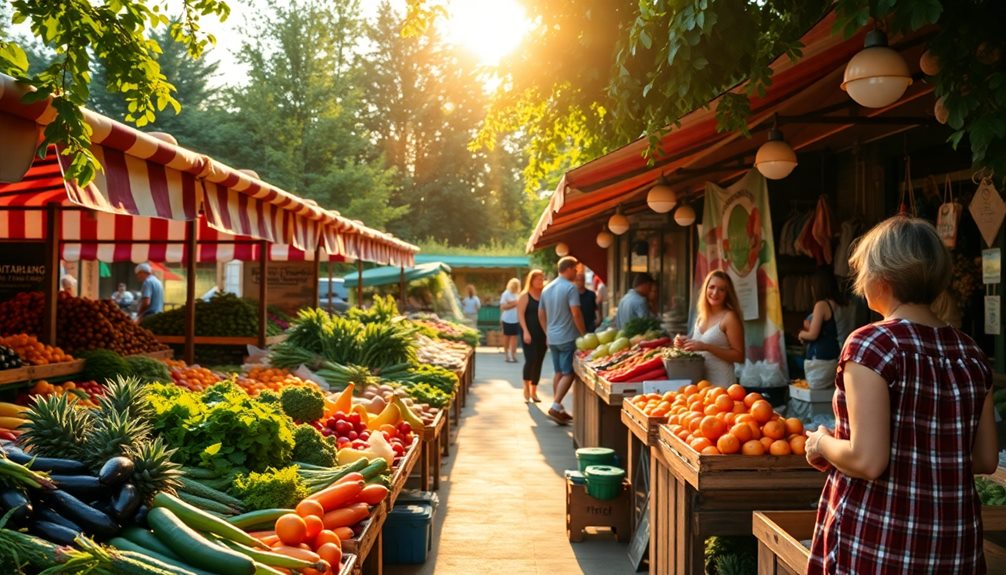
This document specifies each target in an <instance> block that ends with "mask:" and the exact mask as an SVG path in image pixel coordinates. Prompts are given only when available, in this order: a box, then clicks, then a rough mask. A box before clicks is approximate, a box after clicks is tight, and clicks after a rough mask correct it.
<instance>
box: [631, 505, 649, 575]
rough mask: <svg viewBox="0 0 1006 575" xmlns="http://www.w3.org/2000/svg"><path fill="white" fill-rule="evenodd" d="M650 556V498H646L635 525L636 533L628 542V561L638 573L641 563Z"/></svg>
mask: <svg viewBox="0 0 1006 575" xmlns="http://www.w3.org/2000/svg"><path fill="white" fill-rule="evenodd" d="M649 554H650V497H649V496H648V495H647V497H646V506H645V507H643V513H642V515H640V516H639V523H637V524H636V531H635V533H633V534H632V541H629V561H630V562H631V563H632V568H633V569H635V570H636V571H640V570H641V569H642V566H643V561H644V560H645V559H646V558H647V556H648V555H649Z"/></svg>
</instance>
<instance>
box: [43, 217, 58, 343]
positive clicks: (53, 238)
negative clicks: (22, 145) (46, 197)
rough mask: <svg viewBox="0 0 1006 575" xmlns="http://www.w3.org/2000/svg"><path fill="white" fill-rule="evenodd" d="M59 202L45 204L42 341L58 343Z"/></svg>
mask: <svg viewBox="0 0 1006 575" xmlns="http://www.w3.org/2000/svg"><path fill="white" fill-rule="evenodd" d="M59 217H60V215H59V204H47V205H46V206H45V289H44V295H45V308H44V311H43V314H42V342H43V343H46V344H49V345H56V308H57V305H58V301H59V300H58V298H59V281H60V277H59V234H60V225H59V224H60V221H59Z"/></svg>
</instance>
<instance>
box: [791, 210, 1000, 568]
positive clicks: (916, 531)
mask: <svg viewBox="0 0 1006 575" xmlns="http://www.w3.org/2000/svg"><path fill="white" fill-rule="evenodd" d="M849 265H850V266H851V268H852V269H853V271H854V273H855V283H854V288H855V290H856V292H857V293H858V294H860V295H863V296H865V297H866V301H867V305H869V307H870V309H872V310H873V311H875V312H877V313H878V314H880V315H881V316H883V318H884V319H883V320H882V321H879V322H877V323H874V324H870V325H866V326H864V327H862V328H860V329H858V330H856V331H855V332H853V334H852V335H851V336H850V337H849V340H848V341H847V342H846V344H845V347H844V348H843V350H842V353H841V355H840V356H839V362H838V374H837V376H836V377H835V387H836V390H835V397H834V400H833V401H832V406H833V408H834V410H835V429H834V431H831V430H829V429H827V428H825V427H824V426H820V427H818V429H817V431H814V432H811V433H809V434H808V436H807V442H806V446H805V449H806V457H807V461H808V462H809V463H810V464H811V465H813V466H814V467H816V468H818V469H820V470H822V471H827V472H828V479H827V481H825V484H824V490H823V491H822V493H821V500H820V503H819V505H818V510H817V523H816V526H815V529H814V538H813V542H812V544H811V552H810V560H809V561H808V564H807V573H808V574H810V575H819V574H824V573H857V574H866V573H968V574H975V575H983V574H984V573H986V572H987V566H986V563H985V557H984V555H983V552H982V541H983V534H982V522H981V516H982V510H981V509H982V507H981V500H980V499H979V498H978V493H977V492H976V489H975V478H974V476H975V475H978V474H988V473H993V472H994V471H995V470H996V466H997V464H998V454H997V445H996V443H997V442H996V424H995V416H994V415H993V401H992V369H991V367H990V365H989V363H988V359H987V357H986V356H985V353H984V352H983V351H982V350H981V348H980V347H978V345H977V344H976V343H975V341H974V340H973V339H971V338H970V337H968V336H967V335H966V334H964V333H963V332H961V331H959V330H957V329H956V328H954V327H952V326H949V325H947V324H946V323H945V322H943V321H941V320H940V319H939V318H937V317H936V315H935V314H934V313H933V312H932V309H931V308H930V305H931V304H932V302H933V300H934V299H936V297H937V296H938V295H939V294H940V292H942V291H943V290H944V289H945V288H946V286H947V282H948V281H949V279H950V276H951V258H950V253H949V252H948V251H947V249H946V247H944V245H943V242H942V241H941V240H940V237H939V235H938V234H937V233H936V229H935V228H934V227H933V226H932V224H930V223H929V222H926V221H924V220H919V219H915V218H910V217H906V216H896V217H894V218H891V219H888V220H886V221H884V222H881V223H880V224H878V225H877V226H876V227H874V228H873V229H872V230H871V231H869V232H867V234H866V235H865V236H863V238H862V239H861V240H859V244H858V245H857V247H856V248H855V250H854V251H853V254H852V256H851V257H850V258H849Z"/></svg>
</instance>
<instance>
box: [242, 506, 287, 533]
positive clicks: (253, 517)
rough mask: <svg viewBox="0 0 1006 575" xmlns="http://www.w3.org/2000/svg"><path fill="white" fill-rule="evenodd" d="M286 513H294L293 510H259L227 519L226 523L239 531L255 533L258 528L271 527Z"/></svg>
mask: <svg viewBox="0 0 1006 575" xmlns="http://www.w3.org/2000/svg"><path fill="white" fill-rule="evenodd" d="M287 513H296V512H295V511H294V510H293V509H260V510H258V511H249V512H248V513H242V514H241V515H235V516H234V517H229V518H227V522H228V523H230V524H231V525H233V526H235V527H238V528H240V529H245V530H249V531H255V530H256V528H258V527H265V526H269V527H272V525H273V524H274V523H276V520H277V519H279V518H280V517H282V516H284V515H286V514H287Z"/></svg>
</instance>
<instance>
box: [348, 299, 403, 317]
mask: <svg viewBox="0 0 1006 575" xmlns="http://www.w3.org/2000/svg"><path fill="white" fill-rule="evenodd" d="M346 315H348V316H349V317H350V318H351V319H354V320H356V321H358V322H360V323H364V324H370V323H391V320H393V319H395V317H396V316H398V304H397V303H395V298H394V297H393V296H391V295H390V294H389V295H388V296H386V297H382V296H379V295H377V296H374V305H372V306H370V307H369V308H367V309H361V308H358V307H354V308H352V309H350V310H349V311H348V312H347V314H346Z"/></svg>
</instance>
